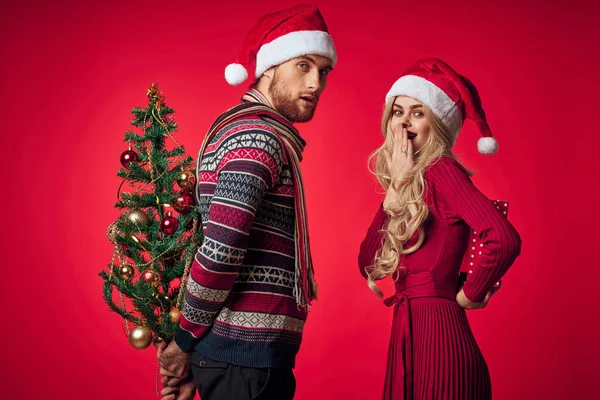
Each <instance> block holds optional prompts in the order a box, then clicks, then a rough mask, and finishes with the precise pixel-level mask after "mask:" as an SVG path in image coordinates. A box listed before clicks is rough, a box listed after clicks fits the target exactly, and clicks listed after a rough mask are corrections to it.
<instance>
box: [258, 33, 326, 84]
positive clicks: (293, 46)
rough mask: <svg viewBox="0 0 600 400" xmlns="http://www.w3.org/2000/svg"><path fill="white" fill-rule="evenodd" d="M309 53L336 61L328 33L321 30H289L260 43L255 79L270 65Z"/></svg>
mask: <svg viewBox="0 0 600 400" xmlns="http://www.w3.org/2000/svg"><path fill="white" fill-rule="evenodd" d="M309 54H314V55H318V56H323V57H327V58H329V59H330V60H331V62H332V63H333V65H335V63H336V62H337V53H336V51H335V46H334V44H333V39H332V38H331V36H330V35H329V33H327V32H323V31H296V32H290V33H288V34H285V35H283V36H280V37H278V38H277V39H275V40H273V41H272V42H270V43H266V44H264V45H262V46H261V48H260V50H258V54H256V79H258V78H260V77H261V75H262V74H263V73H264V72H265V71H266V70H268V69H269V68H271V67H274V66H276V65H279V64H281V63H284V62H286V61H289V60H291V59H292V58H296V57H300V56H305V55H309Z"/></svg>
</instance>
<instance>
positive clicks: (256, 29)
mask: <svg viewBox="0 0 600 400" xmlns="http://www.w3.org/2000/svg"><path fill="white" fill-rule="evenodd" d="M310 54H314V55H319V56H323V57H327V58H329V59H330V60H331V61H332V63H333V65H335V63H336V62H337V54H336V51H335V46H334V45H333V39H332V38H331V36H330V35H329V33H328V31H327V25H326V24H325V20H324V19H323V16H322V15H321V12H320V11H319V9H318V8H317V7H316V6H314V5H298V6H294V7H290V8H288V9H285V10H282V11H278V12H275V13H272V14H267V15H265V16H263V17H262V18H260V19H259V20H258V21H257V22H256V24H255V25H254V26H253V27H252V29H251V30H250V32H249V33H248V36H247V37H246V41H245V42H244V45H243V47H242V49H241V51H240V53H239V55H238V58H237V61H236V63H234V64H229V65H228V66H227V68H225V80H227V82H228V83H229V84H230V85H233V86H236V85H239V84H241V83H243V82H244V81H245V80H246V79H247V78H248V71H251V70H252V66H253V65H254V64H255V70H254V76H255V78H256V79H258V78H260V77H261V75H262V74H263V73H264V72H265V71H266V70H268V69H269V68H271V67H274V66H276V65H279V64H281V63H284V62H286V61H289V60H291V59H293V58H296V57H300V56H304V55H310Z"/></svg>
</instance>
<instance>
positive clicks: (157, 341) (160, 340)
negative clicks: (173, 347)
mask: <svg viewBox="0 0 600 400" xmlns="http://www.w3.org/2000/svg"><path fill="white" fill-rule="evenodd" d="M164 342H165V340H164V339H163V338H161V337H158V336H155V337H154V339H152V344H153V345H154V347H156V348H157V349H158V347H159V346H160V345H161V344H163V343H164Z"/></svg>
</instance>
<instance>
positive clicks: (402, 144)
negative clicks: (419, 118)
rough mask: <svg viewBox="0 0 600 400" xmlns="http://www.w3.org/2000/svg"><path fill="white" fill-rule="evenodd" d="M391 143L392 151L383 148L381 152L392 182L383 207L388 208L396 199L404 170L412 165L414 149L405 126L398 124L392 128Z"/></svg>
mask: <svg viewBox="0 0 600 400" xmlns="http://www.w3.org/2000/svg"><path fill="white" fill-rule="evenodd" d="M392 135H393V145H392V152H391V153H390V152H389V151H388V150H387V149H383V154H384V156H385V159H386V161H387V166H388V170H389V171H390V176H391V179H392V182H391V184H390V187H389V188H388V190H387V194H386V196H385V200H384V201H383V208H384V209H386V210H387V209H388V208H389V206H390V205H391V204H393V203H394V202H396V200H397V192H396V188H397V187H398V185H399V184H400V183H401V182H402V180H403V179H404V177H405V176H406V172H407V171H410V170H411V169H412V167H413V166H414V159H413V156H414V151H413V145H412V141H411V140H408V132H407V130H406V128H405V127H404V126H403V125H401V124H398V125H396V127H395V128H392Z"/></svg>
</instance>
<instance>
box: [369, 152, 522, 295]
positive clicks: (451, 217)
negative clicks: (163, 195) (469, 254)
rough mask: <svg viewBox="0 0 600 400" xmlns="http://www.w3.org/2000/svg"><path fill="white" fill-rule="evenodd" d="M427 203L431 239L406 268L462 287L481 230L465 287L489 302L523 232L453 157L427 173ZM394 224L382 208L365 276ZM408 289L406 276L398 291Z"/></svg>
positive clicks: (518, 247)
mask: <svg viewBox="0 0 600 400" xmlns="http://www.w3.org/2000/svg"><path fill="white" fill-rule="evenodd" d="M424 200H425V203H426V204H427V207H428V208H429V212H430V216H429V218H428V219H427V220H426V222H425V225H424V227H425V241H424V242H423V244H422V245H421V247H420V248H419V249H418V250H417V251H416V252H414V253H412V254H409V255H405V256H403V257H402V260H401V265H402V266H403V267H406V271H407V273H408V274H413V275H414V274H420V275H421V276H423V275H424V274H427V276H428V280H429V282H430V283H431V284H433V285H436V286H437V287H447V288H456V285H457V281H458V273H459V270H460V264H461V261H462V258H463V256H464V254H465V251H466V249H467V245H468V243H467V240H468V238H469V232H470V231H471V229H472V230H475V231H476V232H478V233H480V234H481V237H482V244H483V246H482V251H481V256H480V258H479V259H478V263H477V264H476V265H474V266H473V267H472V273H470V274H469V276H468V278H467V281H466V283H465V284H464V286H463V289H464V293H465V296H467V298H468V299H469V300H471V301H475V302H481V301H483V300H484V298H485V296H486V294H487V293H488V292H489V291H490V290H491V288H492V286H493V285H494V284H495V283H496V282H498V280H499V279H500V278H501V277H502V276H503V275H504V274H505V273H506V272H507V270H508V269H509V268H510V266H511V265H512V264H513V262H514V261H515V259H516V258H517V256H518V255H519V254H520V251H521V238H520V236H519V234H518V232H517V231H516V230H515V228H514V227H513V226H512V225H511V223H510V222H508V220H507V219H506V218H505V217H504V216H502V215H501V214H500V213H499V212H498V210H496V207H495V206H494V205H493V204H492V202H491V201H490V200H489V199H488V198H487V197H485V195H483V194H482V193H481V192H480V191H479V190H477V188H476V187H475V186H474V185H473V183H472V182H471V179H470V178H469V176H468V174H467V173H466V171H465V170H464V168H463V167H462V165H460V164H459V163H458V162H457V161H456V160H453V159H451V158H449V157H443V158H441V159H440V160H439V161H437V162H436V163H434V164H432V165H430V166H429V167H428V168H427V170H426V171H425V194H424ZM388 221H389V217H388V215H387V214H386V213H385V211H384V210H383V207H381V206H380V207H379V208H378V210H377V213H376V214H375V218H374V219H373V222H372V223H371V226H370V227H369V229H368V232H367V235H366V237H365V239H364V241H363V242H362V244H361V248H360V254H359V259H358V263H359V267H360V271H361V273H362V274H363V276H366V273H365V268H367V267H368V266H370V265H372V263H373V260H374V257H375V254H376V252H377V251H378V250H379V248H380V247H381V244H382V239H383V233H382V232H381V230H382V229H385V227H386V226H387V223H388ZM410 244H412V242H411V243H410ZM404 289H405V282H404V279H403V278H402V277H401V278H400V279H398V280H397V281H396V290H397V291H402V290H404Z"/></svg>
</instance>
